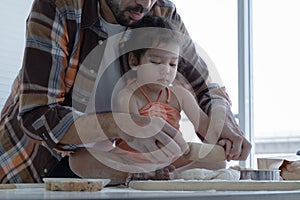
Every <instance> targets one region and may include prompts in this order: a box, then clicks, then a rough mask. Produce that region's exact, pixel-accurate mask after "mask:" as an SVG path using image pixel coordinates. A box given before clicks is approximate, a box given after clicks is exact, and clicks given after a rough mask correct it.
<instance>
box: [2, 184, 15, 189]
mask: <svg viewBox="0 0 300 200" xmlns="http://www.w3.org/2000/svg"><path fill="white" fill-rule="evenodd" d="M16 188H17V186H16V185H15V184H0V189H16Z"/></svg>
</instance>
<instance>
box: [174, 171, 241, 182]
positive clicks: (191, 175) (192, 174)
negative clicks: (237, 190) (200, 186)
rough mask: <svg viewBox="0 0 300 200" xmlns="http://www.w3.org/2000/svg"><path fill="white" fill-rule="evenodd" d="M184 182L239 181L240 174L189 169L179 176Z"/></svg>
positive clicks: (237, 172) (236, 172)
mask: <svg viewBox="0 0 300 200" xmlns="http://www.w3.org/2000/svg"><path fill="white" fill-rule="evenodd" d="M179 176H180V177H179V178H181V179H184V180H215V179H217V180H239V179H240V172H239V171H238V170H234V169H219V170H208V169H201V168H195V169H188V170H185V171H183V172H181V174H180V175H179Z"/></svg>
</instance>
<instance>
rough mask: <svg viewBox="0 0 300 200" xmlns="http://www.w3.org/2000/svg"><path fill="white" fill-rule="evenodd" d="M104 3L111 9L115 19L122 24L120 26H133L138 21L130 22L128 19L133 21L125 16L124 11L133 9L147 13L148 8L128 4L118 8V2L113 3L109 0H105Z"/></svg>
mask: <svg viewBox="0 0 300 200" xmlns="http://www.w3.org/2000/svg"><path fill="white" fill-rule="evenodd" d="M106 3H107V5H108V7H109V8H110V9H111V11H112V13H113V15H114V17H115V19H116V21H117V22H118V23H119V24H120V25H122V26H133V25H134V24H136V23H137V22H138V21H134V22H133V23H130V21H133V20H132V19H131V18H130V17H128V18H126V17H125V15H124V13H125V12H126V11H134V12H138V13H144V14H147V13H148V12H149V10H148V9H145V8H143V7H142V6H128V7H126V8H125V9H124V10H122V11H121V10H120V6H119V4H118V3H115V2H114V1H111V0H106Z"/></svg>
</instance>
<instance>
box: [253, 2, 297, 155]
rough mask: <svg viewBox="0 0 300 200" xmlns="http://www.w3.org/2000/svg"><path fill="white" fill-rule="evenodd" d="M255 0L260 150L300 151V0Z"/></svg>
mask: <svg viewBox="0 0 300 200" xmlns="http://www.w3.org/2000/svg"><path fill="white" fill-rule="evenodd" d="M252 1H253V73H254V74H253V82H254V88H253V91H254V133H255V140H256V153H257V154H278V153H292V154H295V153H296V152H297V151H298V150H300V123H299V120H300V117H299V113H300V104H299V99H300V93H299V85H300V78H299V74H300V60H299V52H300V37H299V36H300V27H299V19H300V13H299V10H300V1H299V0H263V1H261V0H252Z"/></svg>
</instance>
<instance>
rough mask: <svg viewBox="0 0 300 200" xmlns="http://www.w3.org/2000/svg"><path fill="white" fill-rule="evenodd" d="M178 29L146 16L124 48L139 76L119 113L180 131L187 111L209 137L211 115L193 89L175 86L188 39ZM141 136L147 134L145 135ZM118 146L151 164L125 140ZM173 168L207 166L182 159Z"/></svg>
mask: <svg viewBox="0 0 300 200" xmlns="http://www.w3.org/2000/svg"><path fill="white" fill-rule="evenodd" d="M145 27H151V29H147V28H145ZM139 28H143V29H141V30H139ZM176 29H177V28H176V27H175V26H174V25H173V24H171V23H170V22H169V21H167V20H165V19H163V18H158V17H145V18H144V19H143V20H141V22H140V23H139V24H137V25H136V27H135V29H133V30H131V31H130V33H129V34H128V35H127V36H126V39H127V41H124V44H123V45H124V46H123V48H124V49H126V50H125V52H126V51H129V52H128V53H127V59H128V65H129V67H130V68H131V70H133V71H134V72H135V77H133V78H132V79H131V80H129V81H128V84H127V85H126V87H125V88H124V89H122V90H121V91H120V92H119V93H118V95H117V97H116V98H115V111H117V112H125V113H131V114H138V115H144V116H156V117H161V118H163V119H164V120H165V121H166V122H167V123H169V124H171V125H172V126H173V127H174V128H176V129H178V130H179V122H180V118H181V117H180V112H181V111H184V113H185V114H186V115H187V117H188V118H189V120H190V121H191V122H192V124H193V125H194V128H195V131H196V132H197V134H198V136H199V137H201V138H203V137H205V135H207V134H209V133H207V132H208V127H209V118H208V116H207V115H206V114H205V113H204V112H203V111H202V110H201V108H200V107H199V106H198V103H197V102H196V99H195V97H194V96H193V95H192V93H191V92H190V91H189V90H187V89H186V88H185V87H183V86H182V85H181V84H180V83H179V84H178V83H177V84H175V82H176V80H175V78H176V75H177V69H178V62H179V59H180V50H181V46H182V45H183V43H184V36H183V35H180V34H178V32H176ZM136 44H138V45H139V48H138V49H137V50H132V51H130V50H131V49H135V45H136ZM210 131H213V130H210ZM137 134H142V135H143V132H142V133H137ZM141 137H142V136H141ZM145 137H146V136H145ZM219 144H220V145H222V146H224V148H225V149H226V150H227V151H228V150H229V149H230V145H231V143H230V141H227V140H221V141H219ZM116 147H117V148H116V149H115V150H114V151H115V152H117V151H119V152H127V154H126V156H127V157H128V158H129V159H131V160H134V161H135V162H136V163H147V162H149V160H148V159H147V158H146V156H145V155H144V154H143V153H142V152H137V151H136V150H134V149H133V148H131V147H130V146H128V145H127V144H126V142H125V141H123V140H121V139H117V140H116ZM172 165H174V167H175V168H179V167H183V166H187V165H193V167H197V166H199V167H202V165H203V163H202V165H197V163H196V162H192V161H190V160H187V159H185V158H184V157H181V158H179V159H177V160H176V161H175V162H173V163H172ZM168 170H169V169H168ZM165 175H166V177H167V176H168V175H167V174H165Z"/></svg>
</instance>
